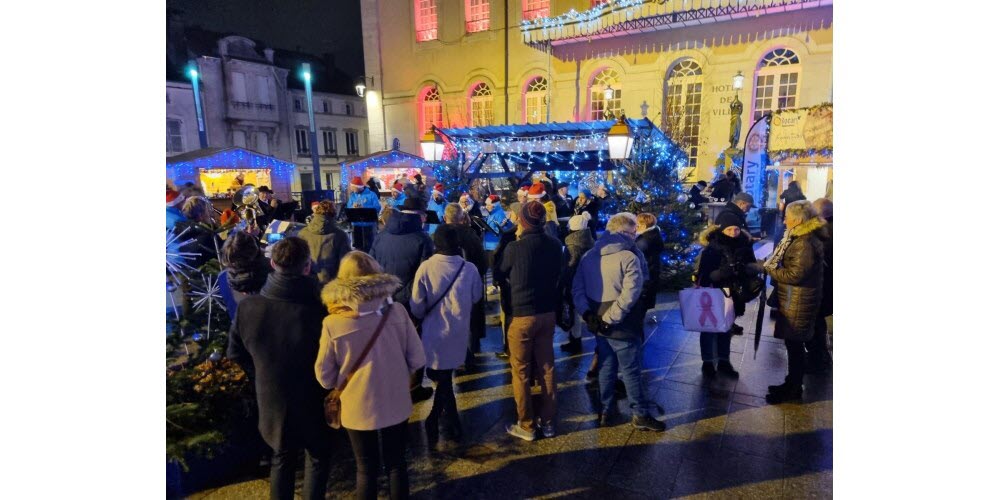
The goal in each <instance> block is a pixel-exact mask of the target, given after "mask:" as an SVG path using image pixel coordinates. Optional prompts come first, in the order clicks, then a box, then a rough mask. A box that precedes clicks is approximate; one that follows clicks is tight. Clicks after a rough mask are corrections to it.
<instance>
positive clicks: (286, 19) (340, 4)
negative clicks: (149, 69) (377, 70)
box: [167, 0, 364, 75]
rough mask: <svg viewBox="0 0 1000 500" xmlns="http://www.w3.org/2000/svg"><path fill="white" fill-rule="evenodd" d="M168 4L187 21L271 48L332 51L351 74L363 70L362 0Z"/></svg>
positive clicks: (188, 0)
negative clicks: (264, 44) (238, 35)
mask: <svg viewBox="0 0 1000 500" xmlns="http://www.w3.org/2000/svg"><path fill="white" fill-rule="evenodd" d="M167 8H169V9H177V10H180V11H182V12H183V14H182V15H181V18H182V19H183V20H184V23H185V24H186V25H189V26H201V27H202V28H205V29H208V30H212V31H220V32H233V33H238V34H241V35H244V36H248V37H250V38H254V39H258V40H261V41H264V42H266V43H267V44H268V45H269V46H271V47H273V48H280V49H286V50H300V51H302V52H308V53H311V54H314V55H316V56H319V55H322V54H324V53H332V54H334V55H335V56H336V58H337V67H338V68H340V69H341V70H342V71H344V72H345V73H347V74H348V75H360V74H362V73H364V53H363V48H362V42H361V8H360V2H359V1H358V0H167ZM258 48H261V47H258Z"/></svg>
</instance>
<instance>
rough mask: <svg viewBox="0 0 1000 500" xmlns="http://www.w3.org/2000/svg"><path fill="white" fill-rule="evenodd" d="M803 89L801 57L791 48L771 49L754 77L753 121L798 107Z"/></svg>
mask: <svg viewBox="0 0 1000 500" xmlns="http://www.w3.org/2000/svg"><path fill="white" fill-rule="evenodd" d="M798 88H799V56H798V55H796V54H795V52H792V51H791V50H788V49H775V50H773V51H771V52H769V53H768V54H767V55H766V56H764V58H763V59H761V61H760V64H759V65H758V66H757V76H756V78H755V79H754V93H753V110H754V111H753V120H754V121H757V120H759V119H760V118H761V117H762V116H764V115H769V114H771V113H772V112H774V111H780V110H782V109H786V108H794V107H795V105H796V97H797V96H798Z"/></svg>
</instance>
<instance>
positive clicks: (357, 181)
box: [351, 175, 365, 187]
mask: <svg viewBox="0 0 1000 500" xmlns="http://www.w3.org/2000/svg"><path fill="white" fill-rule="evenodd" d="M351 186H354V187H365V182H364V181H362V180H361V177H358V176H356V175H355V176H354V178H353V179H351Z"/></svg>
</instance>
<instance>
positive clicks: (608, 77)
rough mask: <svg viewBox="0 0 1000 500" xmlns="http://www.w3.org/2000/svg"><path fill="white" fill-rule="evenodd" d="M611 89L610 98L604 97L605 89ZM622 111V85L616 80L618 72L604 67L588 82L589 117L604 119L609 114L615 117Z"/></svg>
mask: <svg viewBox="0 0 1000 500" xmlns="http://www.w3.org/2000/svg"><path fill="white" fill-rule="evenodd" d="M608 88H610V89H611V92H610V94H611V98H610V99H606V98H605V93H606V91H607V89H608ZM621 112H622V85H621V83H619V81H618V72H617V71H615V70H613V69H611V68H604V69H602V70H601V71H600V72H599V73H597V74H596V75H594V79H593V80H592V81H591V83H590V119H591V120H605V119H608V118H607V116H608V113H610V116H613V117H616V116H618V115H620V114H621Z"/></svg>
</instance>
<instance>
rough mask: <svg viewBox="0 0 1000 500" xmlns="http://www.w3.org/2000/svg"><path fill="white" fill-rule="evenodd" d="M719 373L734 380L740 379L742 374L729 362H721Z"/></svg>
mask: <svg viewBox="0 0 1000 500" xmlns="http://www.w3.org/2000/svg"><path fill="white" fill-rule="evenodd" d="M719 373H721V374H723V375H725V376H727V377H732V378H740V372H738V371H736V369H735V368H733V364H732V363H730V362H729V361H719Z"/></svg>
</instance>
